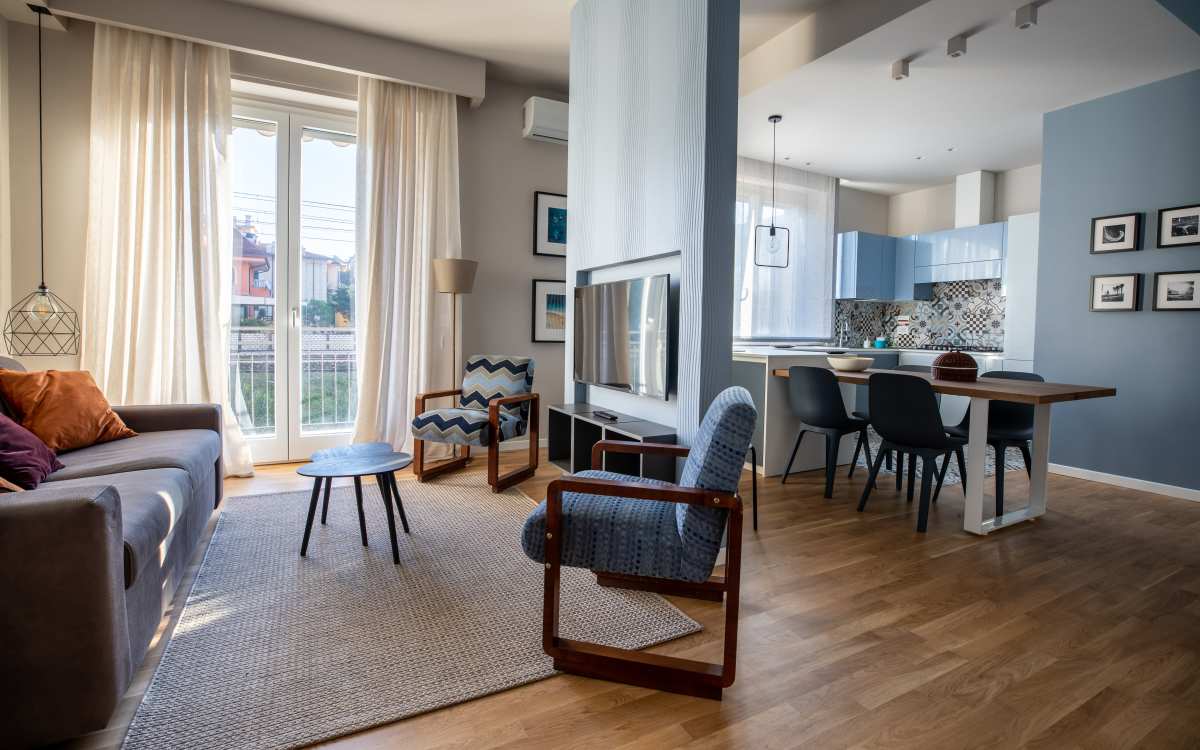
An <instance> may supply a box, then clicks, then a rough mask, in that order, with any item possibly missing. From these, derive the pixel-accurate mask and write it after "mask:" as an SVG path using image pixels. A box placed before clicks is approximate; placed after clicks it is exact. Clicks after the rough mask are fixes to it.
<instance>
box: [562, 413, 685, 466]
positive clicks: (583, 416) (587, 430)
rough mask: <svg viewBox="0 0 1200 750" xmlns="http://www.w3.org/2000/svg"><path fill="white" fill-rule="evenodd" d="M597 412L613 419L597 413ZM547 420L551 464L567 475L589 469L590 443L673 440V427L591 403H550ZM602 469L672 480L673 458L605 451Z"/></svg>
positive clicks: (666, 441)
mask: <svg viewBox="0 0 1200 750" xmlns="http://www.w3.org/2000/svg"><path fill="white" fill-rule="evenodd" d="M597 411H600V412H604V413H605V414H607V415H610V416H611V417H613V418H611V419H609V418H604V417H600V416H597V415H596V412H597ZM548 421H549V425H548V427H549V430H548V433H549V434H548V441H549V446H548V453H549V458H550V463H552V464H554V465H555V466H557V467H559V468H560V469H562V470H563V471H565V472H567V473H568V474H573V473H575V472H578V471H584V470H586V469H590V468H592V446H593V445H595V444H596V443H598V442H599V441H601V440H632V441H635V442H639V443H669V444H672V445H674V444H675V442H676V436H675V430H674V428H672V427H667V426H666V425H661V424H655V423H654V422H647V421H646V420H644V419H641V418H640V417H634V416H631V415H629V414H620V413H618V412H614V411H612V410H611V409H605V408H603V407H599V406H594V405H592V404H556V405H553V406H550V407H549V420H548ZM604 468H605V469H606V470H607V471H615V472H617V473H618V474H627V475H630V476H638V477H646V478H648V479H661V480H663V481H666V482H674V481H675V459H674V458H673V457H671V456H642V455H638V454H633V453H608V454H606V455H605V456H604Z"/></svg>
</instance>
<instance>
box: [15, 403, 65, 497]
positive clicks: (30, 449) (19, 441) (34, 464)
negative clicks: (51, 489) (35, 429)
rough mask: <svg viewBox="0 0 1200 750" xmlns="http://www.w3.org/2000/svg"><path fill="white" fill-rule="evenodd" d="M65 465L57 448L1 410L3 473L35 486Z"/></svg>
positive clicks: (27, 486) (18, 482)
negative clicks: (56, 451)
mask: <svg viewBox="0 0 1200 750" xmlns="http://www.w3.org/2000/svg"><path fill="white" fill-rule="evenodd" d="M62 467H63V465H62V463H61V462H60V461H59V460H58V458H57V457H56V456H55V455H54V451H52V450H50V449H49V448H48V447H47V446H46V444H45V443H43V442H42V441H41V439H39V438H38V436H37V435H34V434H33V433H32V432H30V431H29V430H27V429H25V428H24V427H22V426H21V425H19V424H17V423H16V422H14V421H12V420H11V419H9V418H8V417H6V416H4V415H3V414H0V477H4V478H5V479H7V480H8V481H10V482H12V483H13V484H15V485H17V486H18V487H21V488H23V489H27V490H32V489H34V488H36V487H37V486H38V485H39V484H41V483H42V480H43V479H45V478H46V476H47V475H49V474H50V472H52V471H58V470H59V469H61V468H62Z"/></svg>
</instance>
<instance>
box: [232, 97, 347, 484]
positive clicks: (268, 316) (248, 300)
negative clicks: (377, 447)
mask: <svg viewBox="0 0 1200 750" xmlns="http://www.w3.org/2000/svg"><path fill="white" fill-rule="evenodd" d="M354 133H355V125H354V120H353V118H349V117H346V118H342V117H332V116H328V115H319V114H315V113H309V112H304V111H300V110H290V109H267V108H262V107H258V106H251V105H240V104H239V105H237V106H235V108H234V121H233V148H232V149H231V164H232V170H231V171H232V176H233V179H232V182H233V196H232V206H233V216H234V226H233V227H232V230H233V239H234V249H233V269H232V270H233V274H232V276H233V314H232V319H231V335H230V348H229V372H230V381H229V382H230V391H231V393H230V400H231V402H232V404H233V409H234V411H235V412H236V414H237V418H238V422H239V424H240V425H241V427H242V431H243V432H244V433H245V435H246V438H247V440H248V441H249V443H250V446H251V450H252V451H253V453H254V461H255V463H270V462H279V461H299V460H304V459H307V458H308V457H309V456H310V455H311V454H312V452H313V451H315V450H318V449H320V448H327V447H331V446H334V445H340V444H345V443H348V442H349V441H350V437H351V431H352V430H353V427H354V416H355V413H356V411H357V408H358V385H357V372H356V369H355V342H354V325H355V320H354V268H355V257H354V253H355V217H356V212H355V184H356V163H357V157H356V150H357V147H356V144H355V135H354Z"/></svg>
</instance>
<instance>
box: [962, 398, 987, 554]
mask: <svg viewBox="0 0 1200 750" xmlns="http://www.w3.org/2000/svg"><path fill="white" fill-rule="evenodd" d="M987 423H988V399H986V398H979V397H977V396H976V397H972V398H971V430H970V432H969V433H968V436H967V484H966V489H967V502H966V505H965V507H964V508H963V530H964V531H969V532H970V533H972V534H986V533H987V529H986V528H984V523H983V483H984V481H985V480H986V479H987V477H985V476H984V473H985V472H984V468H983V466H984V461H985V459H986V457H987V429H988V424H987Z"/></svg>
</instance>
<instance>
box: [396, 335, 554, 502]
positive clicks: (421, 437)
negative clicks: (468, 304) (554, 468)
mask: <svg viewBox="0 0 1200 750" xmlns="http://www.w3.org/2000/svg"><path fill="white" fill-rule="evenodd" d="M450 396H457V397H458V404H457V405H456V406H452V407H449V408H445V409H427V408H426V402H428V401H430V400H432V399H436V398H448V397H450ZM538 407H539V398H538V394H536V393H534V392H533V360H532V359H531V358H529V357H509V356H506V355H503V354H476V355H474V356H472V357H468V358H467V362H466V365H465V366H464V367H463V382H462V387H461V388H456V389H454V390H448V391H435V392H432V393H421V394H418V395H417V403H416V408H415V409H414V412H413V413H414V414H416V415H417V416H416V417H415V418H414V419H413V421H412V432H413V473H414V474H416V475H417V481H420V482H424V481H425V480H427V479H430V478H432V477H435V476H437V475H439V474H444V473H446V472H448V471H454V470H456V469H460V468H462V467H464V466H466V465H467V464H468V463H469V462H470V460H471V446H476V447H479V448H485V447H486V448H487V452H488V484H490V485H491V486H492V491H493V492H499V491H501V490H503V489H506V488H508V487H511V486H512V485H514V484H516V483H517V482H521V481H524V480H525V479H528V478H529V477H531V476H533V473H534V471H536V470H537V465H538ZM525 434H528V435H529V461H528V464H527V465H525V466H523V467H521V468H519V469H514V470H513V471H510V472H508V473H507V474H504V475H503V476H501V474H500V443H501V442H503V441H505V440H510V439H512V438H516V437H521V436H522V435H525ZM426 441H429V442H433V443H446V444H449V445H452V446H454V452H453V454H452V456H451V458H449V459H447V460H445V461H442V462H440V463H438V464H435V465H433V466H427V465H426V462H425V442H426ZM460 449H461V452H460Z"/></svg>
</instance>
